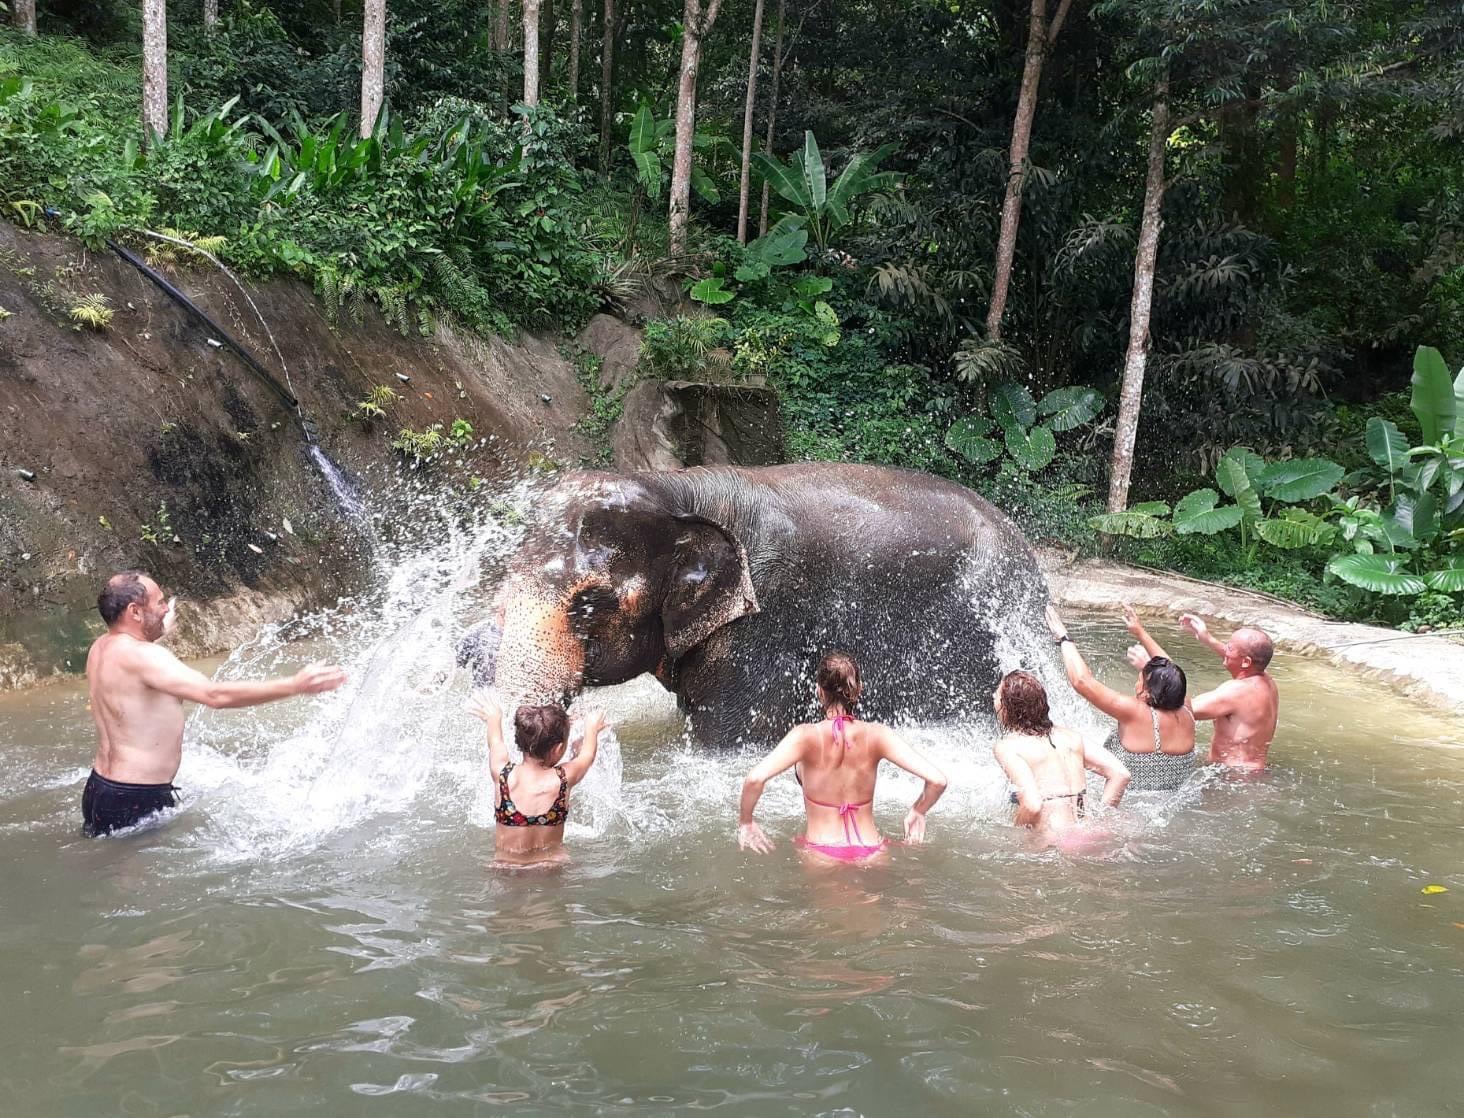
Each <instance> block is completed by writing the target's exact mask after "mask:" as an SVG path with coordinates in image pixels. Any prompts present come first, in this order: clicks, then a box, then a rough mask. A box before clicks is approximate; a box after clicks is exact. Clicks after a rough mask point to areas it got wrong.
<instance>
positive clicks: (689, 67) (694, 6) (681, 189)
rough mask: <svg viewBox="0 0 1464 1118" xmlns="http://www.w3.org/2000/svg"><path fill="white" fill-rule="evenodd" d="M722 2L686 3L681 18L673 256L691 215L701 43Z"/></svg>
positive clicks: (689, 0) (671, 226)
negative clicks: (693, 140) (693, 139)
mask: <svg viewBox="0 0 1464 1118" xmlns="http://www.w3.org/2000/svg"><path fill="white" fill-rule="evenodd" d="M721 6H722V0H710V2H709V3H708V4H707V7H706V10H705V12H704V11H703V10H702V4H701V0H686V8H685V11H684V14H683V16H682V35H681V80H680V82H679V83H678V84H677V86H676V155H675V157H674V159H673V160H672V162H671V206H670V209H669V211H668V214H667V226H668V229H669V232H670V237H669V242H670V243H669V248H670V251H671V255H672V256H677V255H679V254H681V253H683V252H685V251H686V222H687V219H688V218H689V217H690V216H691V157H692V138H693V137H694V136H695V135H696V73H697V69H698V68H699V67H700V66H701V48H702V40H703V39H705V38H706V36H707V33H708V32H709V31H711V29H712V24H713V23H715V22H716V21H717V11H718V10H719V9H720V8H721Z"/></svg>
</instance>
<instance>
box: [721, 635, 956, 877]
mask: <svg viewBox="0 0 1464 1118" xmlns="http://www.w3.org/2000/svg"><path fill="white" fill-rule="evenodd" d="M816 681H817V684H818V702H819V705H820V706H821V707H823V711H824V720H823V721H822V722H813V723H810V724H808V725H804V726H795V727H793V729H792V730H790V731H789V732H788V735H787V737H785V738H784V739H783V740H782V741H781V742H779V743H778V745H777V747H776V748H775V749H774V750H773V751H772V752H771V753H769V754H768V755H767V756H766V757H765V758H763V760H762V761H761V762H759V763H758V765H757V766H756V767H754V768H753V770H752V771H751V772H750V773H748V774H747V779H746V780H744V781H743V783H742V803H741V809H740V813H739V816H738V822H737V845H738V846H740V847H742V848H743V849H744V850H747V849H751V850H756V851H757V852H758V853H760V854H766V853H767V852H768V851H770V850H772V848H773V844H772V843H771V842H769V841H768V838H767V836H766V835H764V834H763V831H762V828H761V827H759V826H758V825H757V824H756V823H754V822H753V819H752V813H753V811H754V809H755V808H756V807H757V801H758V800H759V799H760V798H761V797H762V793H763V788H764V786H766V784H767V782H768V781H769V780H771V779H772V778H773V777H775V776H777V775H778V774H779V773H781V772H783V771H785V770H786V769H789V768H792V769H793V770H794V775H795V776H797V778H798V783H799V784H801V785H802V786H803V800H804V804H805V806H806V808H807V812H808V828H807V832H806V833H805V834H803V835H800V836H799V837H798V838H797V839H795V840H794V842H795V843H796V844H797V845H798V846H799V847H801V848H802V849H803V850H805V851H807V852H809V853H810V854H812V855H814V856H816V857H819V858H823V859H827V860H831V861H840V862H860V861H864V860H866V859H869V858H873V857H874V856H876V855H878V854H879V853H880V852H881V851H883V850H884V848H885V845H886V843H885V840H884V839H882V838H880V834H879V830H878V828H876V827H875V824H874V784H875V776H876V770H877V769H878V768H879V763H880V762H881V761H889V762H891V763H892V764H894V765H898V766H899V767H900V768H902V769H904V770H905V771H906V772H908V773H912V774H914V775H915V776H918V777H919V778H920V779H921V780H923V781H925V788H924V790H923V791H922V792H921V793H920V797H919V798H918V799H917V800H916V801H915V803H914V805H913V806H912V807H911V808H910V811H909V814H907V815H906V816H905V841H906V842H910V843H919V842H924V841H925V814H926V812H928V811H929V810H930V809H931V807H932V806H934V804H935V801H936V800H938V799H940V796H941V793H942V792H944V791H945V787H946V780H945V775H944V774H943V773H942V772H941V771H940V769H938V768H936V767H935V765H933V764H931V763H930V761H928V760H927V759H926V758H925V757H923V756H922V755H921V754H920V753H919V752H918V751H917V750H915V749H913V748H911V747H910V746H908V745H906V744H905V743H904V742H903V741H901V740H900V738H899V737H898V736H896V734H895V732H894V731H893V730H891V729H890V728H889V727H888V726H884V725H881V724H880V723H878V722H859V721H857V720H856V719H855V717H854V708H855V706H856V705H857V704H858V702H859V695H860V692H861V691H862V690H863V685H862V684H861V682H860V680H859V665H858V664H856V663H855V662H854V658H853V657H852V656H849V655H847V654H846V653H843V652H831V653H829V654H828V655H827V656H825V657H824V658H823V660H822V661H820V662H819V665H818V674H817V676H816Z"/></svg>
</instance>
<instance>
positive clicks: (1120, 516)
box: [1088, 509, 1171, 540]
mask: <svg viewBox="0 0 1464 1118" xmlns="http://www.w3.org/2000/svg"><path fill="white" fill-rule="evenodd" d="M1088 523H1089V525H1090V526H1092V527H1093V528H1096V529H1097V530H1098V531H1100V532H1103V533H1105V534H1106V535H1110V536H1132V537H1134V538H1135V539H1140V540H1152V539H1157V538H1158V537H1160V536H1167V535H1169V533H1170V531H1171V528H1170V526H1169V521H1167V520H1160V519H1158V518H1157V517H1153V516H1148V515H1146V514H1144V513H1141V512H1139V511H1137V510H1136V509H1129V510H1128V511H1126V512H1105V513H1103V514H1102V515H1101V516H1090V517H1089V518H1088Z"/></svg>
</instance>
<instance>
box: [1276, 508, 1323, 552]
mask: <svg viewBox="0 0 1464 1118" xmlns="http://www.w3.org/2000/svg"><path fill="white" fill-rule="evenodd" d="M1256 534H1257V535H1258V536H1260V537H1261V539H1263V540H1265V541H1266V542H1267V543H1268V544H1270V545H1271V546H1272V547H1279V548H1284V549H1285V550H1288V551H1290V550H1292V549H1294V548H1298V547H1316V546H1318V545H1320V544H1326V543H1331V542H1332V540H1333V539H1335V538H1336V535H1337V530H1336V529H1335V528H1334V527H1332V525H1330V524H1328V523H1327V522H1326V521H1325V520H1323V519H1322V518H1321V517H1319V516H1313V515H1312V514H1311V513H1309V512H1307V511H1305V510H1304V509H1286V510H1285V511H1284V512H1283V513H1282V514H1281V516H1280V517H1278V518H1274V519H1269V520H1262V521H1261V522H1260V523H1259V524H1257V525H1256Z"/></svg>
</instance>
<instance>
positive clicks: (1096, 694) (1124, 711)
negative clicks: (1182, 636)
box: [1047, 606, 1195, 792]
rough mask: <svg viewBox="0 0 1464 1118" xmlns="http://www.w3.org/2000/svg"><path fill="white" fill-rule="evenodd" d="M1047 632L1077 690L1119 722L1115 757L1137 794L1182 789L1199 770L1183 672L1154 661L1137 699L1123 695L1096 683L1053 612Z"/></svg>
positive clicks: (1143, 673)
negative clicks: (1126, 772) (1128, 775)
mask: <svg viewBox="0 0 1464 1118" xmlns="http://www.w3.org/2000/svg"><path fill="white" fill-rule="evenodd" d="M1047 626H1048V628H1049V629H1051V630H1052V639H1053V640H1055V641H1056V642H1057V645H1058V647H1059V648H1061V649H1062V663H1063V667H1065V668H1066V669H1067V675H1068V680H1069V681H1070V682H1071V683H1072V685H1073V690H1075V691H1077V693H1078V694H1079V695H1081V696H1083V698H1085V699H1087V700H1088V702H1090V703H1092V704H1093V705H1094V706H1095V707H1097V708H1098V709H1099V710H1101V711H1102V712H1103V713H1104V714H1107V715H1110V716H1112V717H1113V718H1115V719H1117V720H1118V748H1117V749H1116V750H1115V752H1116V753H1117V754H1118V758H1119V760H1121V761H1122V762H1123V763H1124V766H1125V767H1126V768H1127V769H1128V770H1129V772H1130V773H1132V774H1133V778H1134V779H1133V789H1134V790H1135V791H1136V792H1137V791H1170V790H1172V789H1175V788H1178V787H1179V786H1180V785H1181V784H1183V783H1184V778H1185V777H1187V776H1188V775H1189V774H1190V773H1191V772H1192V771H1193V769H1194V765H1195V718H1194V715H1193V714H1191V713H1190V710H1189V707H1188V706H1187V705H1186V703H1185V688H1186V686H1187V684H1186V682H1185V678H1184V669H1182V668H1181V667H1180V666H1179V665H1178V664H1176V663H1175V662H1174V661H1173V660H1170V659H1168V658H1167V657H1164V656H1154V657H1152V658H1150V659H1149V660H1148V662H1147V663H1145V664H1144V666H1143V668H1141V669H1140V671H1139V678H1138V680H1137V682H1135V684H1134V694H1133V695H1132V696H1129V695H1121V694H1119V693H1118V692H1117V691H1115V690H1113V689H1112V688H1110V687H1105V686H1104V685H1103V684H1101V683H1099V682H1098V680H1097V679H1095V678H1094V677H1093V673H1092V672H1091V671H1089V670H1088V665H1087V664H1086V663H1084V662H1083V655H1082V653H1080V652H1079V651H1078V649H1077V646H1076V645H1075V644H1073V639H1072V637H1070V636H1068V632H1067V626H1066V625H1064V624H1063V623H1062V618H1061V617H1060V616H1058V612H1057V610H1056V609H1055V608H1054V607H1052V606H1048V607H1047Z"/></svg>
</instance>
